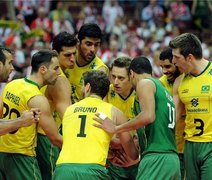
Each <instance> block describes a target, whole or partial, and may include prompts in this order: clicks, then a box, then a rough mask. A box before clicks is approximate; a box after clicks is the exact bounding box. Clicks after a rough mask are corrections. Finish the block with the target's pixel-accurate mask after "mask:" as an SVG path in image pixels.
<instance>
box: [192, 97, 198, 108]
mask: <svg viewBox="0 0 212 180" xmlns="http://www.w3.org/2000/svg"><path fill="white" fill-rule="evenodd" d="M198 105H199V99H198V98H193V99H192V100H191V107H197V106H198Z"/></svg>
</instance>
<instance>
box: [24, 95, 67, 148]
mask: <svg viewBox="0 0 212 180" xmlns="http://www.w3.org/2000/svg"><path fill="white" fill-rule="evenodd" d="M28 106H29V107H30V108H36V107H38V106H39V108H40V110H41V116H40V120H39V125H40V126H41V128H42V129H43V130H44V132H45V133H46V135H47V136H48V138H49V139H50V140H51V142H52V143H53V144H54V145H56V146H58V147H59V148H61V147H62V143H63V139H62V136H61V135H60V133H59V131H58V128H57V125H56V123H55V121H54V118H53V116H52V113H51V110H50V106H49V102H48V100H47V98H46V97H45V96H35V97H33V98H31V99H30V100H29V102H28Z"/></svg>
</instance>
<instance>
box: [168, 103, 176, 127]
mask: <svg viewBox="0 0 212 180" xmlns="http://www.w3.org/2000/svg"><path fill="white" fill-rule="evenodd" d="M167 106H168V108H169V122H170V123H169V124H168V127H169V128H171V129H173V128H174V127H175V108H174V107H172V106H171V104H170V103H167Z"/></svg>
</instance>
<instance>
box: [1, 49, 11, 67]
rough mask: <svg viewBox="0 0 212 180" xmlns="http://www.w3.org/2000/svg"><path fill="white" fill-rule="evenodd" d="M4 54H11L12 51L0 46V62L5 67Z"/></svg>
mask: <svg viewBox="0 0 212 180" xmlns="http://www.w3.org/2000/svg"><path fill="white" fill-rule="evenodd" d="M5 52H8V53H10V54H12V51H11V50H10V49H9V48H7V47H5V46H0V61H1V62H2V63H3V65H5V62H6V56H5Z"/></svg>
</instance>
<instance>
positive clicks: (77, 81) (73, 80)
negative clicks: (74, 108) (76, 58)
mask: <svg viewBox="0 0 212 180" xmlns="http://www.w3.org/2000/svg"><path fill="white" fill-rule="evenodd" d="M102 66H104V67H105V68H106V69H107V72H109V70H108V67H107V66H106V65H105V64H104V63H103V62H102V60H101V59H99V58H98V57H97V56H96V57H95V58H94V59H93V60H92V61H91V62H90V63H89V64H87V65H85V66H79V65H78V64H77V62H76V63H75V66H74V68H73V69H67V70H66V71H65V74H66V76H67V77H68V80H69V82H70V84H71V89H72V95H71V100H72V103H75V102H78V101H79V100H81V99H82V95H81V89H82V85H83V79H82V78H83V73H84V72H86V71H89V70H98V69H99V68H100V67H102Z"/></svg>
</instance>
